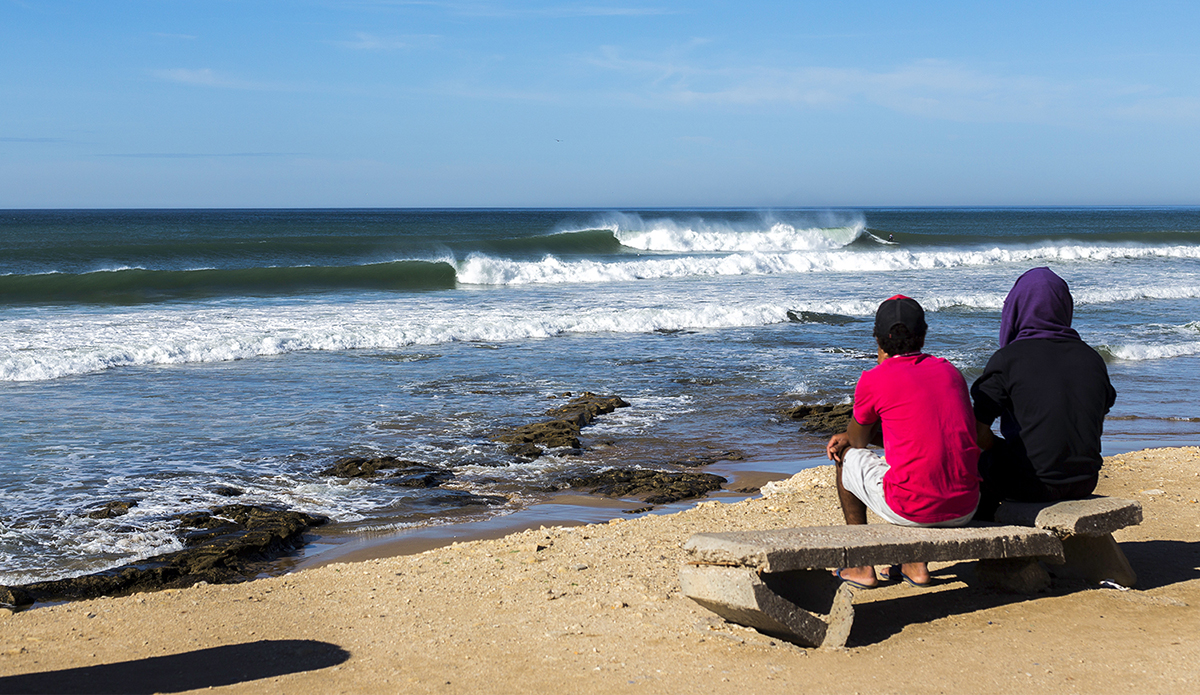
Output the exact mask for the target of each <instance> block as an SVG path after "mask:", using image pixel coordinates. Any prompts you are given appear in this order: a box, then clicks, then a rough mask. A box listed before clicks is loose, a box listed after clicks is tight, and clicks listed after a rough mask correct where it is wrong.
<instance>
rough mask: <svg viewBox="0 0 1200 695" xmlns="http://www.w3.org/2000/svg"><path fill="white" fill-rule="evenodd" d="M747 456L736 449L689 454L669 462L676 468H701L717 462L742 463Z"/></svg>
mask: <svg viewBox="0 0 1200 695" xmlns="http://www.w3.org/2000/svg"><path fill="white" fill-rule="evenodd" d="M745 458H746V455H745V454H743V453H742V452H740V451H737V450H736V449H730V450H729V451H720V452H715V453H702V454H688V455H687V456H685V457H683V458H680V459H674V460H672V461H668V463H670V464H671V465H674V466H683V467H684V468H699V467H700V466H708V465H711V464H714V463H716V462H717V461H742V460H744V459H745Z"/></svg>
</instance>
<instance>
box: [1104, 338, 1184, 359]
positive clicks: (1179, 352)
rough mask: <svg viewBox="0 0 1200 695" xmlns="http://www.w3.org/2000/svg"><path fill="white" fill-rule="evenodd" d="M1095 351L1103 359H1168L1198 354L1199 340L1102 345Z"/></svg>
mask: <svg viewBox="0 0 1200 695" xmlns="http://www.w3.org/2000/svg"><path fill="white" fill-rule="evenodd" d="M1097 351H1098V352H1099V353H1100V354H1101V355H1103V356H1104V358H1105V360H1107V361H1112V360H1125V361H1128V362H1143V361H1146V360H1161V359H1170V358H1172V357H1187V356H1189V355H1200V341H1191V342H1186V343H1176V344H1172V345H1147V344H1138V343H1133V344H1128V345H1102V346H1100V347H1098V348H1097Z"/></svg>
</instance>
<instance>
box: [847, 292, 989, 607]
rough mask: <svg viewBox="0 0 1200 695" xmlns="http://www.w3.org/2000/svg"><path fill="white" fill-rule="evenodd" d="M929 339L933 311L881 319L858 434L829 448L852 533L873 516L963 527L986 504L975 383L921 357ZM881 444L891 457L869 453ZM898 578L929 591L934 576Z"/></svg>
mask: <svg viewBox="0 0 1200 695" xmlns="http://www.w3.org/2000/svg"><path fill="white" fill-rule="evenodd" d="M927 329H928V326H927V324H926V323H925V311H924V309H922V308H921V305H920V304H918V303H917V302H916V300H914V299H910V298H909V297H905V296H903V295H896V296H894V297H892V298H890V299H888V300H886V301H885V302H883V303H882V304H880V305H879V310H878V311H877V312H875V331H874V334H875V342H876V345H877V348H878V366H876V367H874V368H872V369H869V370H867V371H865V372H863V374H862V376H861V377H859V380H858V384H857V385H856V386H855V388H854V413H853V417H851V419H850V424H849V426H848V427H847V428H846V431H845V432H843V433H841V434H835V435H834V436H833V437H832V438H831V439H830V440H829V443H828V444H827V445H826V447H825V450H826V453H827V454H828V455H829V458H830V459H832V460H833V461H834V462H835V463H836V464H837V483H838V498H839V500H840V501H841V505H842V515H843V516H844V517H845V518H846V523H847V524H865V523H867V509H868V508H869V509H870V510H871V511H872V512H874V513H875V514H877V515H878V516H879V517H880V518H882V519H883V520H885V521H887V522H889V523H892V524H899V525H902V526H962V525H965V524H966V523H968V522H969V521H970V520H971V517H972V515H973V514H974V513H975V507H976V506H977V505H978V504H979V474H978V469H977V464H978V460H979V448H978V446H977V445H976V442H975V434H976V428H975V414H974V411H973V410H972V409H971V399H970V397H969V395H968V393H967V383H966V381H965V380H964V379H963V376H962V374H961V373H960V372H959V371H958V369H957V368H955V366H954V365H952V364H950V363H949V362H947V361H946V360H944V359H941V358H940V357H934V356H932V355H927V354H925V353H924V352H922V351H921V350H922V348H923V347H924V346H925V333H926V331H927ZM880 442H882V445H883V456H880V455H879V454H878V453H876V452H875V451H872V450H870V449H868V448H867V446H868V445H869V444H871V443H876V444H878V443H880ZM897 572H898V573H899V574H900V576H899V577H896V576H895V573H897ZM834 574H836V575H837V576H838V577H839V578H841V579H843V580H845V581H846V582H849V583H850V584H852V585H854V586H857V587H860V588H870V587H873V586H876V585H878V584H879V582H880V578H879V577H878V576H876V574H875V568H874V567H870V566H866V567H850V568H843V569H839V570H836V571H835V572H834ZM889 578H890V579H903V580H904V581H906V582H908V583H909V584H913V585H915V586H925V585H927V584H929V581H930V579H929V568H928V567H926V565H925V563H923V562H913V563H907V564H904V565H902V566H900V567H899V568H898V569H897V568H889Z"/></svg>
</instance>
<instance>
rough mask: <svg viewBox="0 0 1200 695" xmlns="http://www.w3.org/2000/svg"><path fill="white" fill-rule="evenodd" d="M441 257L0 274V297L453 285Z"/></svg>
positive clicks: (139, 297) (82, 298)
mask: <svg viewBox="0 0 1200 695" xmlns="http://www.w3.org/2000/svg"><path fill="white" fill-rule="evenodd" d="M454 284H455V273H454V267H453V266H452V265H451V264H450V263H448V262H444V261H396V262H392V263H376V264H370V265H355V266H339V267H324V268H322V267H311V266H299V267H291V268H246V269H213V268H209V269H198V270H147V269H144V268H118V269H115V270H104V271H96V272H90V273H78V274H75V273H43V274H38V275H0V302H4V303H10V304H23V303H58V302H72V303H88V302H97V303H101V302H102V303H114V304H134V303H141V302H154V301H162V300H167V299H179V298H193V297H207V296H235V295H252V296H262V295H276V294H298V293H305V292H318V291H330V290H345V289H362V290H423V289H448V288H452V287H454Z"/></svg>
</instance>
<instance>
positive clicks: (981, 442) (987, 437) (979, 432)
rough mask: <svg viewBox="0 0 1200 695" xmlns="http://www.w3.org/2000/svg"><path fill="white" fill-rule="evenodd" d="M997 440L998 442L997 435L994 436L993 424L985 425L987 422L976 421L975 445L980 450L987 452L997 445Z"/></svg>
mask: <svg viewBox="0 0 1200 695" xmlns="http://www.w3.org/2000/svg"><path fill="white" fill-rule="evenodd" d="M995 440H996V437H995V435H993V434H992V425H991V423H985V422H980V421H978V420H976V421H975V443H976V444H977V445H978V446H979V448H980V449H981V450H983V451H987V450H988V449H991V448H992V445H993V444H995V443H996V441H995Z"/></svg>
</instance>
